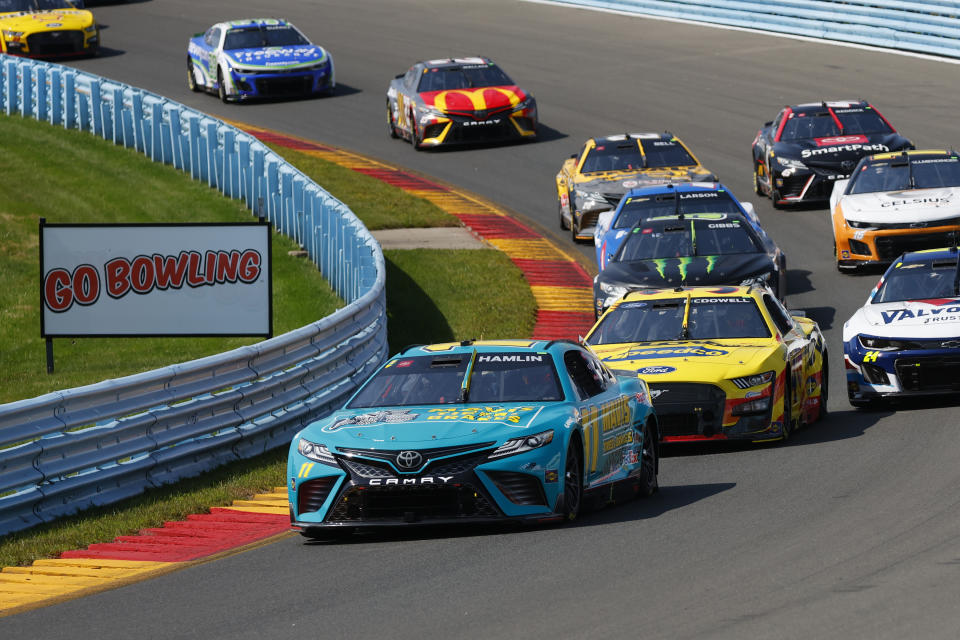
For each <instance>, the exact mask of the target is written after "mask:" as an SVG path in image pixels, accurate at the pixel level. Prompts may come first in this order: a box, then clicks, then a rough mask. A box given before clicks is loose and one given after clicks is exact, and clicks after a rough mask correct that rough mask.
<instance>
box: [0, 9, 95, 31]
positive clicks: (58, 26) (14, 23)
mask: <svg viewBox="0 0 960 640" xmlns="http://www.w3.org/2000/svg"><path fill="white" fill-rule="evenodd" d="M92 24H93V14H92V13H90V12H89V11H83V10H80V9H57V10H56V11H20V12H17V13H2V14H0V27H2V28H3V29H5V30H7V31H22V32H24V33H38V32H41V31H64V30H74V29H85V28H87V27H89V26H91V25H92Z"/></svg>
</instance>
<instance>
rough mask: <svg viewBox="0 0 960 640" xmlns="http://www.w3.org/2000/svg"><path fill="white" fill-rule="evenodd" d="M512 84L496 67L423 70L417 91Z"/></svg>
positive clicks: (482, 66)
mask: <svg viewBox="0 0 960 640" xmlns="http://www.w3.org/2000/svg"><path fill="white" fill-rule="evenodd" d="M512 84H513V80H511V79H510V77H509V76H507V74H505V73H504V72H503V71H501V70H500V67H498V66H496V65H470V66H462V67H439V68H436V69H425V70H424V72H423V76H422V77H421V78H420V86H419V87H418V88H417V91H419V92H420V93H423V92H426V91H449V90H451V89H470V88H473V87H503V86H509V85H512Z"/></svg>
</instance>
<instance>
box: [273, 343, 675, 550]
mask: <svg viewBox="0 0 960 640" xmlns="http://www.w3.org/2000/svg"><path fill="white" fill-rule="evenodd" d="M658 438H659V433H658V431H657V420H656V415H655V413H654V412H653V408H652V405H651V403H650V397H649V394H648V392H647V386H646V384H645V383H644V382H643V381H642V380H640V379H638V378H637V377H636V376H630V377H618V376H615V375H614V374H612V373H611V372H610V370H609V369H607V367H605V366H604V365H603V364H601V363H600V361H599V360H598V359H597V357H596V356H595V355H594V354H593V353H591V352H590V350H589V349H587V348H585V347H583V346H582V345H579V344H576V343H573V342H568V341H559V340H551V341H543V340H504V341H477V342H474V341H464V342H459V343H448V344H436V345H428V346H417V347H412V348H408V349H406V350H404V351H403V352H401V353H399V354H397V355H396V356H394V357H392V358H390V359H389V360H388V361H387V362H386V364H384V365H383V367H381V368H380V369H379V370H378V371H377V372H376V373H375V374H373V376H371V378H370V379H368V380H367V381H366V382H365V383H364V384H363V385H362V386H361V388H360V389H359V390H358V391H357V392H356V393H355V394H354V395H353V397H352V398H351V399H350V400H349V401H348V402H347V403H346V405H345V406H344V407H343V408H342V409H341V410H339V411H336V412H334V413H333V414H332V415H330V416H328V417H325V418H323V419H321V420H318V421H316V422H313V423H311V424H309V425H308V426H307V427H306V428H305V429H303V430H302V431H301V432H299V433H297V434H296V435H295V436H294V438H293V442H292V443H291V447H290V453H289V458H288V463H287V475H288V485H289V491H288V494H289V500H290V515H291V520H292V525H293V527H294V528H295V529H299V530H300V532H301V533H302V534H303V535H304V536H306V537H308V538H322V537H325V536H326V535H328V534H330V533H332V532H336V531H341V532H342V531H352V530H353V529H354V528H357V527H365V526H377V525H406V524H436V523H453V522H482V521H491V522H493V521H504V520H514V521H532V522H548V521H562V520H570V519H573V518H575V517H576V516H577V514H578V513H579V511H580V509H581V507H584V506H591V505H595V504H606V503H607V502H610V501H611V500H621V499H626V498H628V497H633V496H636V495H638V494H639V495H643V496H647V495H651V494H652V493H654V492H655V491H656V490H657V469H658V459H659V458H658V442H659V440H658Z"/></svg>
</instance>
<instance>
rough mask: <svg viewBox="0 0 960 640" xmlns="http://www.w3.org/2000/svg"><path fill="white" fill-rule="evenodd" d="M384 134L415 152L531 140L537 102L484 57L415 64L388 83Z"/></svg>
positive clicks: (534, 129) (535, 127) (535, 129)
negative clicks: (399, 138)
mask: <svg viewBox="0 0 960 640" xmlns="http://www.w3.org/2000/svg"><path fill="white" fill-rule="evenodd" d="M387 132H388V133H389V134H390V136H391V137H393V138H398V137H401V136H402V137H403V138H406V139H407V140H409V141H410V142H411V143H412V144H413V146H414V148H415V149H423V148H425V147H437V146H440V145H449V144H463V143H471V142H500V141H505V140H533V139H534V138H536V137H537V101H536V100H534V98H533V96H532V95H530V94H529V93H527V92H526V91H524V90H523V89H521V88H520V87H518V86H517V85H516V84H514V82H513V80H511V79H510V77H509V76H508V75H507V74H506V73H504V72H503V70H502V69H500V67H498V66H497V65H496V64H494V63H493V61H492V60H490V59H489V58H481V57H475V58H444V59H441V60H428V61H426V62H417V63H416V64H414V65H413V66H412V67H410V68H409V69H408V70H407V72H406V73H401V74H400V75H398V76H397V77H395V78H394V79H393V80H391V81H390V86H389V87H388V88H387Z"/></svg>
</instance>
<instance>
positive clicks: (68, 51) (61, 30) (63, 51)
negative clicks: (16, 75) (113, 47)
mask: <svg viewBox="0 0 960 640" xmlns="http://www.w3.org/2000/svg"><path fill="white" fill-rule="evenodd" d="M80 6H82V4H81V5H80ZM99 47H100V29H99V27H98V26H97V23H96V21H94V19H93V14H92V13H90V12H89V11H86V10H83V9H79V8H78V3H75V2H71V1H70V0H0V53H8V54H10V55H13V56H27V57H30V58H60V57H67V56H92V55H96V53H97V50H98V49H99Z"/></svg>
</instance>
